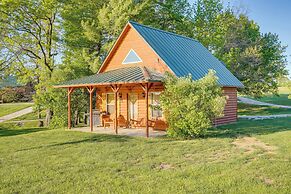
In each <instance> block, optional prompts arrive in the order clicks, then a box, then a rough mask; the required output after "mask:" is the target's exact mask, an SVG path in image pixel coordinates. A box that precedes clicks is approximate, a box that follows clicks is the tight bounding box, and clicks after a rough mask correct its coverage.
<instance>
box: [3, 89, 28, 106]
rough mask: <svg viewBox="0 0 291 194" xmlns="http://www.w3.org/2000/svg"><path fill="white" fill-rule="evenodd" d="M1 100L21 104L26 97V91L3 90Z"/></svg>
mask: <svg viewBox="0 0 291 194" xmlns="http://www.w3.org/2000/svg"><path fill="white" fill-rule="evenodd" d="M0 95H1V100H2V101H3V102H5V103H10V102H20V101H21V98H23V96H24V89H22V88H17V87H16V88H10V87H7V88H3V89H1V90H0Z"/></svg>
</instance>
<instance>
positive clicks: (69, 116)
mask: <svg viewBox="0 0 291 194" xmlns="http://www.w3.org/2000/svg"><path fill="white" fill-rule="evenodd" d="M73 91H74V88H68V129H71V128H72V127H71V124H72V123H71V94H72V92H73Z"/></svg>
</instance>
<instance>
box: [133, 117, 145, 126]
mask: <svg viewBox="0 0 291 194" xmlns="http://www.w3.org/2000/svg"><path fill="white" fill-rule="evenodd" d="M130 125H131V126H132V127H134V128H136V127H142V126H144V118H141V119H139V120H134V119H130Z"/></svg>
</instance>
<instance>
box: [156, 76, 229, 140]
mask: <svg viewBox="0 0 291 194" xmlns="http://www.w3.org/2000/svg"><path fill="white" fill-rule="evenodd" d="M164 84H165V90H164V92H163V93H162V94H161V98H160V100H161V108H162V109H163V113H164V115H165V118H166V120H167V122H168V125H169V127H168V135H169V136H172V137H183V138H193V137H200V136H203V135H204V134H205V133H206V131H207V129H208V128H210V127H211V126H212V120H213V119H214V118H216V117H221V116H223V110H224V106H225V103H226V99H225V96H223V94H222V89H221V87H220V86H219V85H218V83H217V77H216V76H215V72H214V71H209V73H208V74H207V75H206V76H205V77H204V78H202V79H200V80H197V81H193V79H192V77H191V75H189V76H187V77H182V78H177V77H175V76H173V75H170V74H168V75H167V76H166V79H165V83H164Z"/></svg>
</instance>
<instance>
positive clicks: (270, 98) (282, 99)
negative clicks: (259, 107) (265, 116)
mask: <svg viewBox="0 0 291 194" xmlns="http://www.w3.org/2000/svg"><path fill="white" fill-rule="evenodd" d="M288 96H289V94H280V95H279V96H275V95H267V96H264V97H262V98H257V99H256V100H259V101H262V102H268V103H272V104H279V105H286V106H291V99H288Z"/></svg>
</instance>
